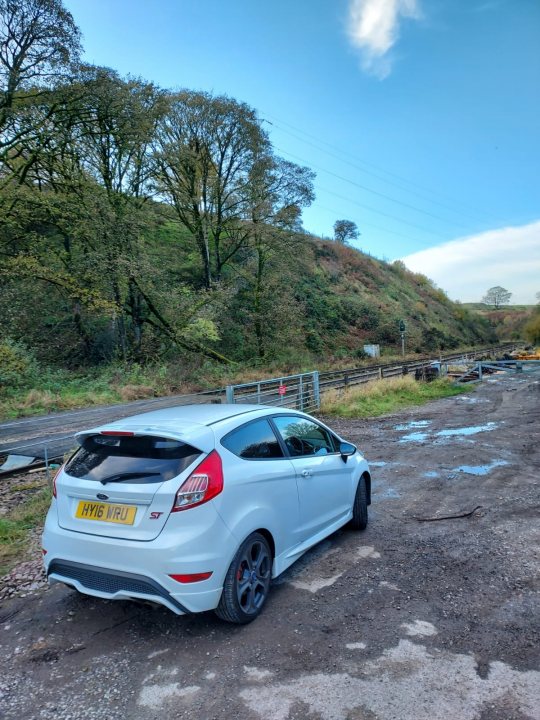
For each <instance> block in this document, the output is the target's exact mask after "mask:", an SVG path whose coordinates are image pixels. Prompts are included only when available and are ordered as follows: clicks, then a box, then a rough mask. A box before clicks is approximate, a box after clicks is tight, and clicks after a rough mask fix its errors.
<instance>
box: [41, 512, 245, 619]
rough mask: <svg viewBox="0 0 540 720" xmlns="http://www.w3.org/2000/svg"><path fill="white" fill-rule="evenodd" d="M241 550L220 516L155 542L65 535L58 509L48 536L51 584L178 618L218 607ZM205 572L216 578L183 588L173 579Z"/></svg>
mask: <svg viewBox="0 0 540 720" xmlns="http://www.w3.org/2000/svg"><path fill="white" fill-rule="evenodd" d="M53 504H54V503H53ZM208 505H210V503H208ZM195 510H196V508H195V509H194V510H191V511H190V512H195ZM182 514H183V513H179V515H182ZM208 519H209V518H208V515H206V521H208ZM175 520H176V519H175ZM178 521H180V519H178ZM236 546H237V542H236V540H235V539H234V537H233V536H232V535H231V533H230V531H229V530H228V528H227V527H226V526H225V524H224V523H223V521H222V520H221V518H220V517H219V515H218V514H217V513H216V512H215V511H214V513H213V517H212V520H211V522H210V523H208V522H205V523H201V525H193V526H192V527H191V531H190V532H187V528H185V527H184V528H183V531H180V532H178V531H176V530H175V529H174V527H172V528H171V530H169V529H168V528H165V529H164V530H163V532H162V533H161V534H160V535H159V536H158V537H157V538H155V540H152V541H150V542H141V541H128V540H119V539H116V538H110V537H102V536H97V535H88V534H86V533H78V532H73V531H71V530H65V529H64V528H61V527H60V526H59V525H58V520H57V514H56V509H55V508H52V509H51V510H50V511H49V514H48V515H47V519H46V522H45V529H44V531H43V548H44V549H45V550H46V551H47V552H46V555H45V556H44V565H45V571H46V573H47V577H48V580H49V583H50V584H53V583H58V582H61V583H65V584H67V585H70V586H71V587H74V588H75V589H77V590H78V591H79V592H82V593H85V594H87V595H93V596H95V597H100V598H105V599H108V600H127V599H134V600H148V601H150V602H155V603H160V604H161V605H164V606H165V607H167V608H169V610H172V612H174V613H176V614H178V615H182V614H185V613H195V612H204V611H206V610H213V609H214V608H216V607H217V605H218V603H219V600H220V597H221V592H222V589H223V581H224V578H225V574H226V572H227V569H228V567H229V565H230V563H231V560H232V558H233V556H234V553H235V552H236V549H237V548H236ZM201 572H211V573H212V575H211V577H209V578H208V579H207V580H203V581H200V582H194V583H179V582H177V581H176V580H173V579H172V578H171V577H170V575H172V574H192V573H201Z"/></svg>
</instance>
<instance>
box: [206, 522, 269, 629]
mask: <svg viewBox="0 0 540 720" xmlns="http://www.w3.org/2000/svg"><path fill="white" fill-rule="evenodd" d="M271 577H272V551H271V550H270V546H269V544H268V541H267V540H266V538H265V537H264V536H263V535H261V534H260V533H252V534H251V535H250V536H249V537H248V538H246V540H244V542H243V543H242V545H241V546H240V547H239V548H238V551H237V552H236V555H235V556H234V558H233V561H232V562H231V564H230V567H229V569H228V570H227V575H226V576H225V582H224V583H223V592H222V593H221V599H220V601H219V605H218V606H217V608H216V615H217V616H218V617H220V618H221V619H222V620H226V621H227V622H231V623H236V624H237V625H245V624H246V623H249V622H251V621H252V620H255V618H256V617H257V616H258V615H259V613H260V612H261V610H262V608H263V605H264V603H265V602H266V598H267V597H268V591H269V589H270V579H271Z"/></svg>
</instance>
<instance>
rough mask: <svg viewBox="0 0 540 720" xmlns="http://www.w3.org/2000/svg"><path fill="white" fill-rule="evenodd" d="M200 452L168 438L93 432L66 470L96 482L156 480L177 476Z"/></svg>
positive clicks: (77, 476)
mask: <svg viewBox="0 0 540 720" xmlns="http://www.w3.org/2000/svg"><path fill="white" fill-rule="evenodd" d="M200 454H201V451H200V450H197V449H196V448H194V447H192V446H191V445H187V444H186V443H183V442H181V441H180V440H171V439H170V438H163V437H155V436H150V435H144V436H141V437H119V436H110V435H109V436H106V435H92V436H90V437H87V438H85V440H84V441H83V443H82V446H81V447H80V448H79V450H77V452H76V453H75V455H74V456H73V457H72V458H71V460H69V462H68V463H67V465H66V467H65V472H66V473H67V474H68V475H71V476H72V477H76V478H84V479H85V480H96V481H98V482H104V481H107V482H122V481H123V482H129V483H158V482H163V481H164V480H170V479H171V478H173V477H176V476H177V475H179V474H180V473H181V472H183V471H184V470H185V469H186V468H187V467H189V465H191V463H192V462H193V461H194V460H195V459H196V458H197V457H198V456H199V455H200Z"/></svg>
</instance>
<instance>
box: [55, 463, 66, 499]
mask: <svg viewBox="0 0 540 720" xmlns="http://www.w3.org/2000/svg"><path fill="white" fill-rule="evenodd" d="M64 465H65V463H64ZM64 465H61V466H60V467H59V468H58V470H57V471H56V472H55V473H54V477H53V481H52V494H53V497H56V478H57V477H58V476H59V475H60V473H61V472H62V470H63V469H64Z"/></svg>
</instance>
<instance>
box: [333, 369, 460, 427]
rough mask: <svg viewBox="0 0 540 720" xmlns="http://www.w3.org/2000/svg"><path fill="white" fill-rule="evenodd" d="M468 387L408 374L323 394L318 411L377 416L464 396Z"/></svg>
mask: <svg viewBox="0 0 540 720" xmlns="http://www.w3.org/2000/svg"><path fill="white" fill-rule="evenodd" d="M468 389H469V388H464V387H456V386H455V385H453V384H452V383H451V382H450V380H446V379H439V380H434V381H433V382H430V383H426V382H417V381H416V380H414V379H413V378H412V377H410V376H405V377H400V378H389V379H388V380H375V381H373V382H370V383H366V384H365V385H359V386H357V387H353V388H350V389H348V390H330V391H329V392H328V393H325V394H324V395H323V397H322V406H321V413H322V414H323V415H336V416H338V417H344V418H365V417H377V416H379V415H386V414H387V413H391V412H394V411H395V410H400V409H401V408H406V407H412V406H415V405H423V404H424V403H427V402H430V401H431V400H438V399H439V398H444V397H452V396H453V395H463V393H464V392H466V391H467V390H468Z"/></svg>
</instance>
